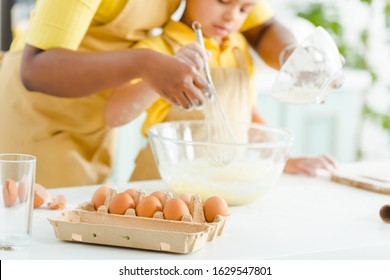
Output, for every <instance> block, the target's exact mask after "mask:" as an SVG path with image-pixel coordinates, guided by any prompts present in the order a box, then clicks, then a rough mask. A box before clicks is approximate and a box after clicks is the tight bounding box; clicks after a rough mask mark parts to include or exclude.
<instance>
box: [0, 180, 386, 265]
mask: <svg viewBox="0 0 390 280" xmlns="http://www.w3.org/2000/svg"><path fill="white" fill-rule="evenodd" d="M116 187H117V188H118V190H124V189H126V188H129V187H135V188H141V189H143V190H145V191H146V192H147V193H149V192H151V191H154V190H166V189H165V185H164V183H163V182H161V181H145V182H138V183H130V184H128V185H125V186H116ZM95 189H96V186H84V187H74V188H64V189H51V190H49V192H50V193H51V194H52V195H55V194H63V195H65V196H66V198H67V200H68V203H67V207H66V210H69V209H74V208H75V207H76V206H77V205H78V204H79V203H81V202H85V201H88V200H90V198H91V196H92V193H93V191H94V190H95ZM387 203H390V196H388V195H383V194H378V193H373V192H369V191H365V190H360V189H357V188H354V187H349V186H344V185H340V184H336V183H333V182H330V181H329V180H328V179H326V178H307V177H301V176H289V175H283V176H282V178H281V179H280V181H279V182H278V184H277V185H276V186H275V187H274V188H273V189H272V191H270V192H269V193H268V194H267V195H266V196H264V197H262V198H260V199H258V200H256V201H255V202H252V203H250V204H247V205H244V206H236V207H230V212H231V215H230V216H229V217H228V220H227V223H226V226H225V228H224V231H223V234H222V235H221V236H218V237H217V238H216V239H215V240H214V241H212V242H208V243H207V244H206V246H205V247H203V248H201V249H200V250H198V251H196V252H194V253H192V254H187V255H181V254H172V253H164V252H155V251H147V250H136V249H129V248H121V247H111V246H103V245H94V244H82V243H75V242H65V241H60V240H57V239H56V237H55V234H54V230H53V227H52V226H51V224H50V223H49V221H48V220H47V218H48V217H57V216H59V215H60V211H54V210H46V209H36V210H34V221H33V239H32V244H31V246H30V247H29V248H27V249H23V250H18V251H0V258H1V259H3V260H4V259H40V260H42V259H60V260H66V259H72V260H74V259H112V260H113V259H138V260H142V259H143V260H147V259H165V260H169V259H181V260H196V259H198V260H207V259H390V224H386V223H384V222H383V221H382V220H381V219H380V217H379V209H380V208H381V206H383V205H384V204H387Z"/></svg>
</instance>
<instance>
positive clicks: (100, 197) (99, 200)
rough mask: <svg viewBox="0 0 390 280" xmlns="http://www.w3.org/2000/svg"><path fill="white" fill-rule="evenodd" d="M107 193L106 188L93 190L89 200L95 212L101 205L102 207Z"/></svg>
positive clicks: (107, 189) (108, 190) (107, 188)
mask: <svg viewBox="0 0 390 280" xmlns="http://www.w3.org/2000/svg"><path fill="white" fill-rule="evenodd" d="M109 193H110V188H109V187H107V186H101V187H99V188H97V189H96V190H95V192H94V193H93V195H92V199H91V202H92V204H93V206H94V207H95V210H98V208H99V207H100V206H101V205H104V202H105V201H106V197H107V195H108V194H109Z"/></svg>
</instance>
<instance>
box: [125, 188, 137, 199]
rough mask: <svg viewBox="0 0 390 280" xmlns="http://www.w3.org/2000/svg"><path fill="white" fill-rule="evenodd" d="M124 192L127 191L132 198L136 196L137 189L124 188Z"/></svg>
mask: <svg viewBox="0 0 390 280" xmlns="http://www.w3.org/2000/svg"><path fill="white" fill-rule="evenodd" d="M124 192H126V193H128V194H129V195H130V196H131V197H132V198H133V200H134V199H135V198H136V196H137V192H138V190H136V189H128V190H125V191H124Z"/></svg>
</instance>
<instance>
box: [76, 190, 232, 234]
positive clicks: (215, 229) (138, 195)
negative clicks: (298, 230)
mask: <svg viewBox="0 0 390 280" xmlns="http://www.w3.org/2000/svg"><path fill="white" fill-rule="evenodd" d="M133 190H134V189H133ZM117 194H118V191H117V189H115V188H110V189H109V191H108V194H107V196H106V199H105V201H104V204H103V205H101V206H99V207H98V209H97V210H96V209H95V206H94V204H93V203H92V201H88V202H85V203H83V204H81V205H79V208H80V209H83V210H86V211H92V212H95V211H97V212H100V213H105V214H109V215H113V214H110V213H109V211H108V209H109V205H110V202H111V200H112V198H113V197H114V196H116V195H117ZM151 195H154V196H155V197H157V198H158V199H159V200H160V202H161V204H162V206H163V207H164V206H165V204H166V202H167V201H169V200H171V199H173V195H172V193H170V192H154V193H152V194H151ZM146 196H147V195H146V193H145V191H144V190H142V189H138V190H135V191H134V192H133V193H132V197H133V200H134V203H135V205H138V203H139V201H141V200H142V199H143V198H145V197H146ZM181 199H182V200H183V201H184V202H185V203H186V205H187V206H188V209H189V214H185V215H183V216H182V217H181V222H185V223H199V224H208V225H210V226H211V232H210V234H209V238H208V241H212V240H213V239H214V238H215V237H216V236H220V235H221V234H222V232H223V229H224V226H225V223H226V217H225V216H222V215H215V217H214V219H213V221H212V222H207V221H206V218H205V213H204V210H203V204H202V200H201V198H200V196H199V195H197V194H192V195H188V194H187V195H186V196H185V197H181ZM124 215H125V216H133V217H139V216H137V214H136V210H135V209H134V208H129V209H127V210H126V212H125V214H124ZM152 218H154V219H160V220H165V217H164V213H163V211H156V212H155V213H154V214H153V216H152Z"/></svg>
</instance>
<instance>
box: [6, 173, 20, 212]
mask: <svg viewBox="0 0 390 280" xmlns="http://www.w3.org/2000/svg"><path fill="white" fill-rule="evenodd" d="M17 198H18V190H17V188H16V184H15V181H14V180H12V179H7V180H5V182H4V184H3V200H4V205H5V207H12V206H13V205H14V204H15V202H16V199H17Z"/></svg>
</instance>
